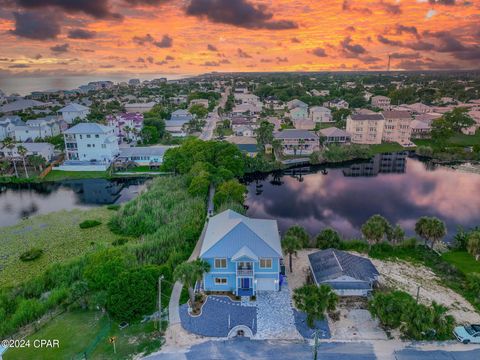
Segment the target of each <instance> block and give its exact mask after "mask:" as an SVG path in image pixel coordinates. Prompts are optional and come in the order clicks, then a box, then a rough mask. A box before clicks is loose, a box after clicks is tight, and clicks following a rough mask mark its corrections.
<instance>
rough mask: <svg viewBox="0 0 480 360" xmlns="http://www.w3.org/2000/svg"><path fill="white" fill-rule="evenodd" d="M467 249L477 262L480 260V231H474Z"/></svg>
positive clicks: (469, 238)
mask: <svg viewBox="0 0 480 360" xmlns="http://www.w3.org/2000/svg"><path fill="white" fill-rule="evenodd" d="M467 249H468V252H469V253H470V254H472V256H475V260H479V259H480V231H474V232H472V233H471V234H470V235H469V236H468V243H467Z"/></svg>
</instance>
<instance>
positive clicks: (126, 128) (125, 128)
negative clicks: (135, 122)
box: [123, 126, 132, 142]
mask: <svg viewBox="0 0 480 360" xmlns="http://www.w3.org/2000/svg"><path fill="white" fill-rule="evenodd" d="M123 131H125V133H126V134H127V142H128V141H130V132H131V131H132V129H131V128H130V126H125V127H124V128H123Z"/></svg>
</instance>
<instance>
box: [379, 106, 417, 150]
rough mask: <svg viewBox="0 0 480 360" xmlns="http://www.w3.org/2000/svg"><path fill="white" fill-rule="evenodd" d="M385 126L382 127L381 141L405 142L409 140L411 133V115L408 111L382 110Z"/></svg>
mask: <svg viewBox="0 0 480 360" xmlns="http://www.w3.org/2000/svg"><path fill="white" fill-rule="evenodd" d="M382 114H383V117H384V118H385V127H384V129H383V137H382V139H383V141H386V142H397V143H399V144H406V143H409V142H410V137H411V135H412V129H411V123H412V121H413V118H412V116H411V115H410V113H409V112H408V111H384V112H383V113H382Z"/></svg>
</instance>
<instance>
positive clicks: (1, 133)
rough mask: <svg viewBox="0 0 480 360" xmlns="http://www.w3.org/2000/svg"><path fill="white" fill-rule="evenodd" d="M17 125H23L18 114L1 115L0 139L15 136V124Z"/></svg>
mask: <svg viewBox="0 0 480 360" xmlns="http://www.w3.org/2000/svg"><path fill="white" fill-rule="evenodd" d="M18 125H25V123H24V122H23V121H22V119H21V118H20V116H17V115H12V116H2V117H1V118H0V141H2V140H3V139H5V138H6V137H11V138H13V137H14V136H15V134H14V130H15V126H18Z"/></svg>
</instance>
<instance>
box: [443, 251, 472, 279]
mask: <svg viewBox="0 0 480 360" xmlns="http://www.w3.org/2000/svg"><path fill="white" fill-rule="evenodd" d="M442 258H443V259H444V260H446V261H448V262H449V263H450V264H452V265H455V267H456V268H457V269H459V270H460V271H462V272H463V273H464V274H470V273H473V272H477V273H480V261H476V260H475V258H474V257H473V256H472V255H470V254H469V253H468V252H466V251H449V252H446V253H444V254H443V255H442Z"/></svg>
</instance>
